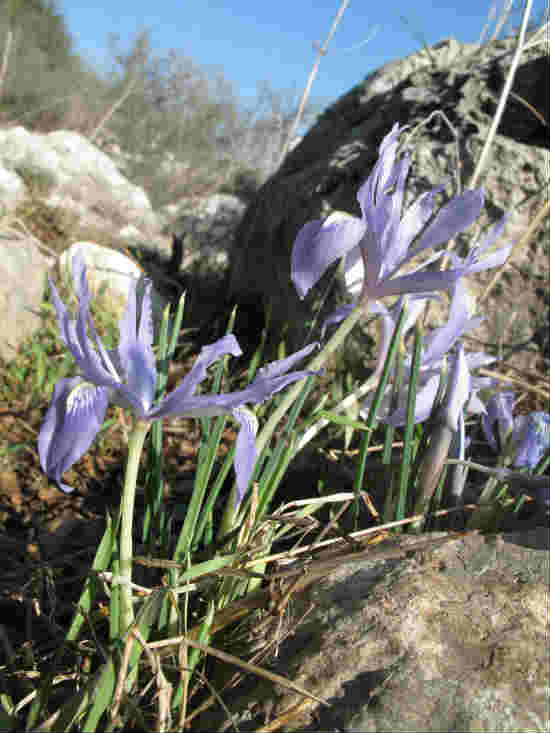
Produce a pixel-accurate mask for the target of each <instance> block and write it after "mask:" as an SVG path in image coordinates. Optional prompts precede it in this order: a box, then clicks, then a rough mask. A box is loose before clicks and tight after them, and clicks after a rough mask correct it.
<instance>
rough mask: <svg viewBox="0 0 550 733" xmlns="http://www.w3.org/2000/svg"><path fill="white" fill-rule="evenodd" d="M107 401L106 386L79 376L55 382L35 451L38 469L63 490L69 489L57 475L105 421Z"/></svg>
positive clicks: (90, 442) (85, 446)
mask: <svg viewBox="0 0 550 733" xmlns="http://www.w3.org/2000/svg"><path fill="white" fill-rule="evenodd" d="M108 401H109V394H108V390H107V389H105V388H103V387H96V386H95V385H93V384H89V383H88V382H85V381H83V380H82V379H81V378H80V377H73V378H72V379H60V380H59V381H58V382H57V384H56V385H55V387H54V391H53V396H52V401H51V404H50V406H49V408H48V410H47V412H46V415H45V417H44V421H43V423H42V426H41V428H40V435H39V437H38V453H39V456H40V465H41V466H42V470H43V471H44V472H45V473H46V474H47V475H48V476H49V477H50V478H51V479H52V480H53V481H55V482H56V483H57V485H58V486H59V488H60V489H62V490H63V491H66V492H70V491H72V488H71V487H70V486H67V484H64V483H63V482H62V481H61V476H62V474H63V473H64V472H65V471H66V470H67V469H69V468H70V467H71V466H72V465H73V463H75V462H76V461H77V460H78V459H79V458H80V457H81V456H82V455H84V453H85V452H86V451H87V450H88V448H89V447H90V445H91V444H92V441H93V439H94V438H95V436H96V435H97V433H98V432H99V430H100V428H101V426H102V425H103V421H104V420H105V412H106V410H107V405H108Z"/></svg>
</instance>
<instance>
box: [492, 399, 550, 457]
mask: <svg viewBox="0 0 550 733" xmlns="http://www.w3.org/2000/svg"><path fill="white" fill-rule="evenodd" d="M514 403H515V395H514V393H513V392H502V393H497V394H494V395H493V396H492V397H491V399H490V400H489V402H488V403H487V414H486V415H484V416H483V417H482V420H481V427H482V429H483V432H484V433H485V437H486V438H487V441H488V443H489V445H490V446H491V448H493V450H494V451H495V453H500V452H501V451H502V449H503V448H504V447H505V445H506V444H507V443H508V441H509V442H510V444H511V448H512V455H513V465H514V467H515V468H522V467H524V466H526V467H527V468H529V469H533V468H535V466H536V465H537V463H538V462H539V461H540V459H541V458H542V457H543V455H544V454H545V452H546V451H547V450H548V446H549V445H550V414H549V413H547V412H531V413H529V415H518V416H517V417H514V416H513V412H512V410H513V407H514ZM495 427H496V430H497V431H498V439H497V434H496V433H495Z"/></svg>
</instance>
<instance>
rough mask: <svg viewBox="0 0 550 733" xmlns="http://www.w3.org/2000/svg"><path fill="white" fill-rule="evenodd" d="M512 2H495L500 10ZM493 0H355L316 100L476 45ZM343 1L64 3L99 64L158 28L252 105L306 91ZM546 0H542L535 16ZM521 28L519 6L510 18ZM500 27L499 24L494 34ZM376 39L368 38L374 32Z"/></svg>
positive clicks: (160, 47) (324, 63) (78, 41)
mask: <svg viewBox="0 0 550 733" xmlns="http://www.w3.org/2000/svg"><path fill="white" fill-rule="evenodd" d="M504 1H505V0H496V3H497V8H498V10H500V8H501V7H502V5H503V3H504ZM491 2H492V0H460V2H457V0H439V2H438V3H437V4H436V5H434V3H433V2H428V0H416V3H414V5H413V4H412V3H403V1H402V0H386V1H385V2H368V1H367V0H351V1H350V3H349V5H348V7H347V9H346V10H345V12H344V14H343V16H342V19H341V21H340V25H339V26H338V29H337V31H336V34H335V36H334V37H333V39H332V41H331V44H330V46H329V51H328V54H327V55H326V56H325V57H324V58H323V59H322V60H321V65H320V69H319V72H318V75H317V78H316V80H315V82H314V85H313V89H312V98H315V99H317V100H318V101H320V102H321V103H322V105H323V106H326V105H328V104H330V103H331V102H332V101H334V100H335V99H337V98H338V97H339V96H340V95H342V94H343V93H344V92H346V91H348V90H349V89H351V88H352V87H353V86H354V85H355V84H357V83H358V82H360V81H361V80H362V79H363V78H364V77H365V76H366V75H367V74H368V73H370V72H371V71H373V70H374V69H376V68H378V67H379V66H381V65H382V64H384V63H386V62H388V61H391V60H392V59H397V58H401V57H404V56H407V55H408V54H410V53H412V52H413V51H415V50H417V49H418V48H420V47H421V45H422V40H425V41H426V42H427V43H428V44H429V45H432V44H434V43H437V42H438V41H440V40H442V39H444V38H448V37H449V36H455V37H456V38H457V39H458V40H460V41H466V42H475V41H477V40H478V39H479V36H480V33H481V31H482V29H483V27H484V25H485V23H486V22H487V17H488V13H489V8H490V5H491ZM339 4H340V2H339V0H316V1H315V2H312V0H278V1H277V2H264V0H256V2H252V0H234V1H233V2H228V1H224V0H195V1H193V0H191V1H188V2H185V0H152V1H151V0H147V1H146V0H95V2H84V1H83V0H57V3H56V5H57V7H58V9H59V10H60V11H61V12H62V13H63V15H64V18H65V21H66V23H67V26H68V29H69V32H70V33H71V35H72V36H73V39H74V47H75V50H76V51H77V52H79V53H80V54H81V55H82V56H83V57H84V58H85V59H86V60H87V61H88V62H90V63H91V64H92V65H93V66H94V67H95V68H96V69H98V70H100V71H101V70H103V71H107V70H109V69H112V68H113V64H112V57H111V56H110V53H109V51H108V45H107V36H108V34H109V33H116V34H118V35H119V36H120V44H119V48H120V49H124V50H127V49H129V48H131V46H132V41H133V40H134V39H135V38H136V35H137V34H138V33H139V32H140V31H141V30H144V29H145V28H150V29H151V35H150V39H151V43H152V48H153V53H154V54H155V55H158V56H161V57H162V56H165V55H166V54H167V53H168V51H170V50H171V49H173V50H175V51H179V52H182V53H183V54H185V55H186V56H188V57H190V58H191V59H193V60H194V61H195V62H197V63H198V64H200V65H201V66H206V67H211V68H213V69H218V70H222V71H223V73H224V76H225V77H226V78H227V79H228V80H229V81H231V83H232V85H233V90H234V92H235V94H236V95H237V96H239V97H241V98H243V99H244V100H245V101H251V100H252V99H253V98H254V96H255V93H256V90H257V84H258V83H259V82H262V81H265V80H269V82H270V83H271V86H272V88H274V89H280V90H282V89H285V90H287V89H288V90H295V91H296V94H297V95H299V94H301V92H302V90H303V88H304V85H305V82H306V80H307V77H308V74H309V72H310V70H311V67H312V64H313V61H314V59H315V53H314V51H313V48H312V43H313V42H314V41H316V40H317V41H321V42H323V41H324V39H325V38H326V35H327V33H328V30H329V28H330V26H331V24H332V21H333V19H334V16H335V14H336V11H337V9H338V7H339ZM545 5H546V0H535V1H534V6H533V13H532V16H531V17H532V18H533V19H534V18H537V17H539V15H540V13H541V12H542V10H543V9H544V7H545ZM511 20H512V23H513V24H514V25H516V26H517V25H519V23H520V21H521V15H520V13H519V12H515V13H513V15H512V16H511ZM493 27H494V22H493V25H492V26H491V30H492V28H493ZM371 36H372V38H371V40H370V41H368V42H366V43H363V42H365V41H367V40H368V39H369V37H371Z"/></svg>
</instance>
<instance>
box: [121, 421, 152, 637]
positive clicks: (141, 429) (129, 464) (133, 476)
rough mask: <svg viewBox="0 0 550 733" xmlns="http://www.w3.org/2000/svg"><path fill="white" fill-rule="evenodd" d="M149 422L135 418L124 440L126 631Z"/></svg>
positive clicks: (130, 619)
mask: <svg viewBox="0 0 550 733" xmlns="http://www.w3.org/2000/svg"><path fill="white" fill-rule="evenodd" d="M149 427H150V423H148V422H145V421H141V420H136V422H135V423H134V428H133V430H132V432H131V433H130V438H129V440H128V459H127V461H126V473H125V476H124V489H123V491H122V502H121V523H120V574H119V578H120V580H119V583H120V633H121V634H126V633H127V632H128V629H129V628H130V626H131V625H132V624H133V622H134V607H133V605H132V585H131V584H132V522H133V519H134V503H135V498H136V483H137V476H138V469H139V460H140V458H141V451H142V450H143V443H144V441H145V437H146V435H147V432H148V431H149Z"/></svg>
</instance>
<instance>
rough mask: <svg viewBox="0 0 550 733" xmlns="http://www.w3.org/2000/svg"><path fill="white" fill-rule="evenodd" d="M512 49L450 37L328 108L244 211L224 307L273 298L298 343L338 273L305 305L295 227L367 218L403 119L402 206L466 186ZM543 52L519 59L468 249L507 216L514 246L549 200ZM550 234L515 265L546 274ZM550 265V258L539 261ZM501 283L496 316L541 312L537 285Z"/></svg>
mask: <svg viewBox="0 0 550 733" xmlns="http://www.w3.org/2000/svg"><path fill="white" fill-rule="evenodd" d="M514 44H515V41H514V39H507V40H504V41H495V42H491V43H489V44H487V45H486V46H483V47H479V46H477V45H468V44H460V43H458V42H457V41H456V40H454V39H450V40H446V41H443V42H441V43H439V44H437V45H436V46H433V47H432V48H429V49H426V50H423V51H421V52H419V53H415V54H413V55H411V56H409V57H407V58H405V59H402V60H398V61H394V62H391V63H389V64H386V65H385V66H383V67H382V68H381V69H379V70H377V71H375V72H374V73H372V74H370V75H369V76H367V77H366V78H365V79H364V80H363V81H362V82H361V83H359V84H358V85H357V86H355V87H354V88H353V89H351V90H350V91H349V92H348V93H347V94H345V95H344V96H343V97H341V98H340V99H339V100H338V101H336V102H335V103H334V104H333V105H331V106H330V107H329V108H328V109H327V110H326V111H325V112H324V113H323V114H322V115H321V117H320V118H319V120H318V121H317V123H316V124H315V125H314V126H313V127H312V129H311V130H310V131H309V132H308V133H307V134H306V135H305V137H304V138H303V139H302V141H301V142H300V144H299V145H297V147H296V148H295V149H294V150H293V151H292V152H291V153H290V154H289V155H288V156H287V158H286V159H285V161H284V163H283V165H282V166H281V168H280V169H279V170H278V171H277V172H276V173H275V174H274V175H273V176H272V178H271V179H269V180H268V181H267V182H266V183H265V185H264V186H263V187H262V188H261V189H260V191H259V192H258V195H257V197H256V198H255V200H254V201H253V202H252V203H251V205H250V206H249V208H248V210H247V211H246V213H245V216H244V218H243V221H242V223H241V225H240V227H239V229H238V231H237V235H236V238H235V245H234V251H233V256H232V260H231V273H230V277H229V280H228V300H229V301H237V302H243V303H252V304H254V307H256V309H258V308H260V309H261V308H262V304H264V303H266V302H271V303H272V304H273V305H274V308H273V319H274V322H275V324H276V325H277V324H279V325H280V324H282V323H284V322H286V321H288V322H289V324H290V328H289V331H288V332H287V339H288V341H287V343H289V344H290V347H291V348H298V347H299V346H301V345H302V344H303V339H304V337H305V335H306V329H305V321H306V319H308V318H309V317H310V316H311V306H312V304H313V303H314V302H315V301H316V299H319V298H320V296H321V294H323V293H324V291H325V288H326V286H327V284H328V283H329V281H330V276H331V273H330V272H329V273H327V274H326V275H325V277H324V278H323V279H322V280H321V281H320V283H319V284H318V285H317V287H316V288H314V289H313V291H312V292H311V294H309V295H308V297H307V298H306V299H305V300H304V301H303V302H301V301H300V300H299V299H298V297H297V294H296V291H295V290H294V287H293V285H292V283H291V280H290V254H291V250H292V245H293V243H294V240H295V237H296V234H297V232H298V230H299V229H300V228H301V227H302V226H303V224H305V223H306V222H307V221H309V220H311V219H318V218H324V217H326V216H327V215H328V214H330V213H331V212H332V211H334V210H343V211H347V212H349V213H351V214H355V215H359V213H360V212H359V207H358V204H357V201H356V198H355V197H356V193H357V190H358V188H359V186H360V184H361V183H362V182H363V181H364V180H365V178H366V177H367V176H368V174H369V173H370V171H371V169H372V167H373V165H374V163H375V161H376V159H377V156H378V146H379V144H380V142H381V140H382V139H383V137H384V136H385V135H386V134H387V133H388V132H389V131H390V129H391V128H392V126H393V125H394V123H396V122H399V123H400V124H401V125H409V126H410V128H411V129H415V128H416V126H417V125H419V124H420V123H423V124H422V125H421V126H420V127H419V128H418V129H417V130H416V132H415V134H414V136H413V138H412V139H411V150H413V151H414V153H415V154H414V156H413V161H412V167H411V173H410V174H409V179H408V185H407V196H406V201H405V205H407V204H408V203H409V202H410V201H411V199H414V198H416V197H417V196H418V195H419V194H420V193H422V192H424V191H426V190H428V189H430V188H432V187H434V186H436V185H440V184H444V185H445V189H446V195H447V196H451V195H454V194H456V193H457V190H458V185H459V182H460V185H461V186H462V187H465V186H467V185H468V181H469V179H470V178H471V175H472V172H473V170H474V168H475V165H476V162H477V160H478V158H479V155H480V151H481V149H482V146H483V143H484V141H485V139H486V137H487V133H488V130H489V126H490V124H491V121H492V119H493V117H494V114H495V110H496V107H497V104H498V101H499V94H500V92H501V89H502V85H503V83H504V79H505V78H506V74H507V71H508V68H509V66H510V63H511V60H512V54H513V50H514ZM545 54H546V51H545V48H544V45H539V46H534V47H532V48H530V49H529V50H527V51H525V52H524V53H523V56H522V59H521V65H520V66H519V68H518V70H517V73H516V77H515V82H514V86H513V95H512V96H511V97H510V98H509V101H508V104H507V107H506V110H505V114H504V117H503V119H502V122H501V124H500V127H499V131H498V133H499V134H498V135H497V136H496V139H495V142H494V144H493V146H492V148H491V155H490V159H489V161H488V164H487V166H486V168H485V171H484V174H483V176H482V178H481V181H480V185H482V186H483V187H484V188H485V191H486V207H485V210H484V212H483V215H482V216H481V217H480V220H479V223H476V224H474V225H473V226H472V227H471V229H470V230H469V232H468V233H467V236H465V237H461V239H462V241H461V242H460V244H461V245H467V244H469V243H471V242H472V240H473V237H474V236H477V235H478V234H479V232H480V230H481V229H483V228H485V227H486V226H487V225H489V224H490V223H492V222H494V221H495V220H496V219H497V218H499V217H500V216H501V215H502V214H503V212H505V211H506V212H510V211H511V212H512V216H511V217H510V220H509V223H508V225H507V228H506V230H505V233H504V236H503V238H502V240H501V241H500V243H499V244H502V243H504V242H505V241H511V240H517V239H518V238H519V237H520V235H521V234H522V233H523V232H524V231H525V229H526V228H527V224H528V223H529V222H530V221H531V220H532V218H533V215H534V213H535V212H536V211H537V210H538V208H539V207H540V206H541V205H542V204H543V203H544V202H545V200H546V199H545V197H546V196H547V187H546V186H547V183H546V181H547V165H548V150H547V146H548V136H547V128H546V127H545V126H544V124H543V122H541V116H542V117H545V118H546V119H548V88H549V83H550V82H549V75H548V58H547V56H546V55H545ZM437 110H439V111H440V112H441V113H444V115H445V116H446V118H447V120H448V121H449V123H450V124H451V125H452V128H454V131H455V133H456V138H455V136H454V134H453V132H452V130H451V128H450V126H449V125H448V124H447V123H446V122H445V121H444V120H443V117H442V115H441V114H434V113H435V112H436V111H437ZM532 110H535V111H536V113H534V112H533V111H532ZM545 146H546V148H545ZM457 153H458V158H457ZM545 233H546V239H547V236H548V222H547V223H546V225H545V227H544V232H539V237H538V238H537V240H536V242H535V245H534V246H533V247H531V248H528V249H526V250H525V251H523V252H515V253H514V256H513V261H514V264H515V265H516V266H520V267H521V266H523V265H524V264H527V265H532V266H533V268H534V269H535V270H538V269H540V268H539V267H538V260H537V261H534V259H533V258H535V257H536V256H537V255H538V257H539V258H542V255H543V250H542V248H543V247H544V241H545ZM537 248H538V249H537ZM546 259H547V254H546V257H544V258H543V259H542V262H543V264H544V261H546ZM492 274H493V273H492V272H489V274H488V275H487V274H485V275H484V274H482V275H480V276H478V277H477V278H474V279H470V280H474V282H477V292H481V290H482V289H483V285H484V284H485V283H486V282H487V278H489V277H491V276H492ZM539 274H541V275H543V276H544V273H539ZM502 284H503V286H504V288H505V291H504V299H502V298H501V301H499V310H500V311H501V312H502V313H504V314H506V317H507V322H510V319H511V317H512V314H511V310H512V309H513V308H517V307H518V303H520V304H521V308H522V317H524V316H525V313H524V312H525V311H528V309H529V307H537V305H538V306H539V307H540V303H539V304H537V302H536V301H537V296H536V294H535V288H534V287H532V285H533V283H531V287H529V288H526V287H525V284H524V283H521V282H519V283H518V282H515V281H514V282H512V283H511V284H508V283H507V282H505V281H503V283H502ZM474 290H475V285H474ZM527 291H530V292H527ZM337 297H338V296H337V295H336V296H334V297H333V296H332V295H331V296H330V297H329V298H327V300H326V301H325V305H324V309H323V313H324V314H328V313H330V312H331V310H332V309H333V308H334V306H335V304H336V303H337V302H341V300H338V299H337ZM522 299H523V300H522ZM503 304H504V305H503ZM524 320H525V319H524ZM276 337H277V332H276V331H274V338H276ZM487 339H491V340H493V341H494V334H493V336H491V335H490V334H486V340H487Z"/></svg>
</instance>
